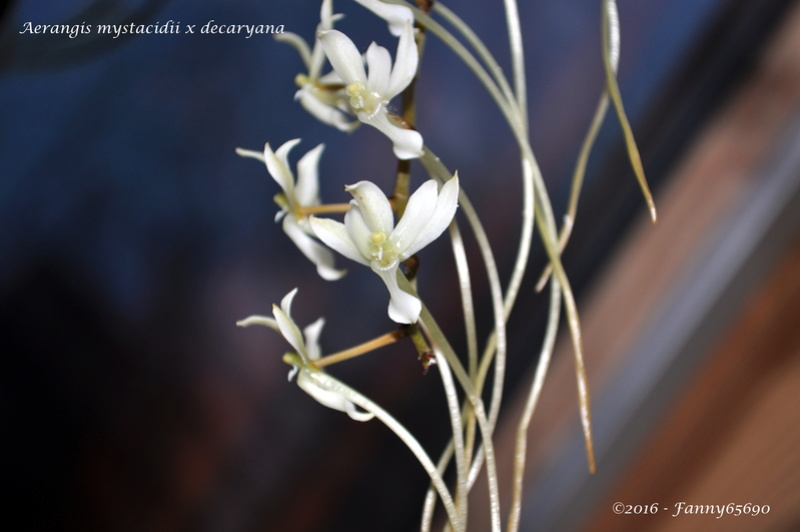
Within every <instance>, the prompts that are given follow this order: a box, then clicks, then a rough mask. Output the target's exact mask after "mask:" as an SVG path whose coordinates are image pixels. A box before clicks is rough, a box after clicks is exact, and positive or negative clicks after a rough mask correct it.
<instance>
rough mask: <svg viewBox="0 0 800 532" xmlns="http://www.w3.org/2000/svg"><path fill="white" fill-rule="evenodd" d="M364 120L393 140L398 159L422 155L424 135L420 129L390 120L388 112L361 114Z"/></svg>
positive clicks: (414, 157)
mask: <svg viewBox="0 0 800 532" xmlns="http://www.w3.org/2000/svg"><path fill="white" fill-rule="evenodd" d="M359 119H361V120H362V121H363V122H365V123H367V124H369V125H371V126H372V127H374V128H376V129H378V130H380V131H381V132H382V133H383V134H384V135H386V136H387V137H389V139H390V140H391V141H392V144H393V149H394V154H395V156H396V157H397V158H398V159H416V158H417V157H421V156H422V144H423V141H422V135H421V134H420V133H419V131H415V130H413V129H406V128H404V127H401V126H399V125H397V124H394V123H392V122H390V121H389V117H388V116H387V115H386V113H375V114H374V115H372V116H371V117H362V116H359Z"/></svg>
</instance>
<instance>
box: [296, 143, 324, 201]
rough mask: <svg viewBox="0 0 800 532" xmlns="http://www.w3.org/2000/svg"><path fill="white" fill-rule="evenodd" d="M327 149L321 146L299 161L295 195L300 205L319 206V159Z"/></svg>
mask: <svg viewBox="0 0 800 532" xmlns="http://www.w3.org/2000/svg"><path fill="white" fill-rule="evenodd" d="M324 149H325V145H324V144H319V145H318V146H317V147H316V148H314V149H313V150H310V151H309V152H308V153H306V154H305V155H303V157H301V158H300V160H299V161H297V183H296V184H295V187H294V194H295V198H296V199H297V202H298V203H299V204H300V205H319V172H318V170H317V167H318V166H319V158H320V156H321V155H322V152H323V150H324Z"/></svg>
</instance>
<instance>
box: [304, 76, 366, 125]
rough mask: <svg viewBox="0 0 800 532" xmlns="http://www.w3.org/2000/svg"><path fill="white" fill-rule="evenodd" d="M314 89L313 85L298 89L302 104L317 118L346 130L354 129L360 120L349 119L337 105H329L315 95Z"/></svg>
mask: <svg viewBox="0 0 800 532" xmlns="http://www.w3.org/2000/svg"><path fill="white" fill-rule="evenodd" d="M313 91H314V89H313V88H311V87H303V88H302V89H300V90H299V91H297V95H298V98H299V100H300V105H302V106H303V108H304V109H305V110H306V111H308V112H309V113H311V115H312V116H314V117H315V118H316V119H317V120H319V121H320V122H322V123H323V124H328V125H329V126H333V127H335V128H336V129H338V130H339V131H344V132H349V131H352V130H353V129H355V128H356V127H357V126H358V124H359V122H358V121H356V120H348V119H347V115H346V114H345V113H343V112H342V111H341V110H340V109H338V108H337V107H334V106H332V105H328V104H327V103H325V102H323V101H322V100H320V99H319V98H318V97H317V96H315V95H314V92H313Z"/></svg>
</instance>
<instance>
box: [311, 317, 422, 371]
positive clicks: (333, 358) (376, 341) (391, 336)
mask: <svg viewBox="0 0 800 532" xmlns="http://www.w3.org/2000/svg"><path fill="white" fill-rule="evenodd" d="M406 336H408V332H407V331H406V328H405V327H401V328H399V329H397V330H395V331H392V332H390V333H386V334H384V335H382V336H378V337H377V338H373V339H372V340H369V341H367V342H364V343H363V344H359V345H357V346H355V347H351V348H350V349H345V350H344V351H339V352H338V353H334V354H332V355H328V356H326V357H322V358H319V359H317V360H313V361H312V362H311V363H312V364H313V365H314V366H316V367H317V368H323V367H325V366H330V365H331V364H336V363H337V362H342V361H344V360H349V359H351V358H355V357H358V356H361V355H364V354H366V353H369V352H371V351H374V350H376V349H378V348H380V347H384V346H386V345H389V344H393V343H395V342H396V341H398V340H400V339H401V338H405V337H406Z"/></svg>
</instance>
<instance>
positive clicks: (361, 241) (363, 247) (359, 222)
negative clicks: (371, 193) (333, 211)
mask: <svg viewBox="0 0 800 532" xmlns="http://www.w3.org/2000/svg"><path fill="white" fill-rule="evenodd" d="M344 227H345V229H347V234H348V235H349V237H350V240H352V241H353V243H354V244H355V246H356V248H358V251H359V252H360V253H361V256H362V257H364V258H365V259H366V260H371V257H372V252H371V250H370V247H369V243H370V236H371V235H372V229H370V228H369V227H368V226H367V222H366V220H365V219H364V215H363V213H362V210H361V208H360V207H359V205H358V202H357V201H356V200H351V201H350V210H349V211H347V214H345V215H344Z"/></svg>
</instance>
